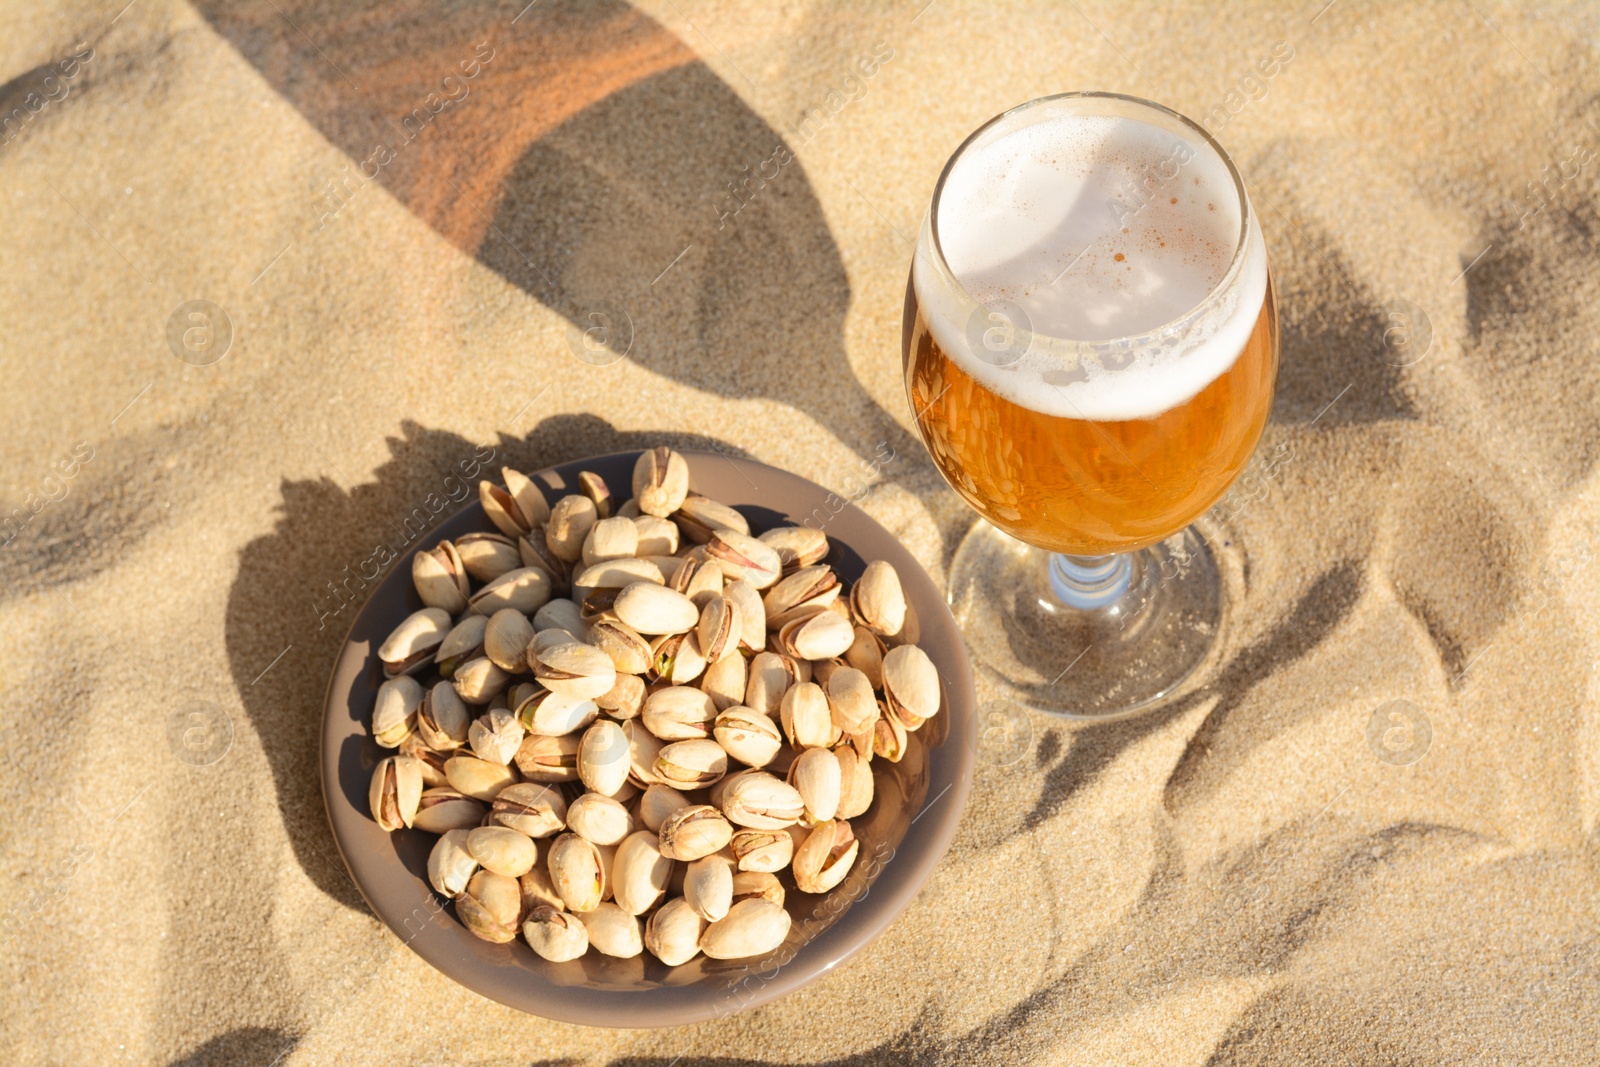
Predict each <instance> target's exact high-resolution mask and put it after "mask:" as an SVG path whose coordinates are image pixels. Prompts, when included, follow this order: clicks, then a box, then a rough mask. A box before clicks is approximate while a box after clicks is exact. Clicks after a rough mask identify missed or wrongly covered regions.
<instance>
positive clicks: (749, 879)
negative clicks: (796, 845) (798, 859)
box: [733, 834, 793, 908]
mask: <svg viewBox="0 0 1600 1067" xmlns="http://www.w3.org/2000/svg"><path fill="white" fill-rule="evenodd" d="M784 836H785V837H787V836H788V835H787V834H785V835H784ZM790 847H791V848H792V847H793V845H792V844H791V846H790ZM785 862H787V861H785ZM752 897H759V898H761V899H762V900H767V901H771V902H772V903H773V904H776V905H777V906H778V907H780V908H781V907H783V897H784V892H783V883H782V882H780V881H778V878H777V876H776V875H774V874H772V873H770V872H768V871H735V872H734V875H733V903H735V904H737V903H739V901H741V900H749V899H750V898H752Z"/></svg>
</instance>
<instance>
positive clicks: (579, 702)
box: [517, 692, 600, 737]
mask: <svg viewBox="0 0 1600 1067" xmlns="http://www.w3.org/2000/svg"><path fill="white" fill-rule="evenodd" d="M599 714H600V705H598V704H596V703H595V702H594V701H592V700H584V699H581V698H579V697H572V696H567V695H565V694H564V693H546V692H536V693H534V694H533V696H531V697H529V698H528V699H527V700H525V701H523V702H522V703H521V704H519V705H517V721H518V722H520V723H521V724H522V727H523V729H525V730H527V731H528V732H529V733H530V734H539V735H541V736H543V737H562V736H564V735H566V734H570V733H576V732H577V731H579V730H582V729H584V728H586V727H587V726H588V725H589V724H590V723H592V722H594V720H595V718H596V717H598V716H599Z"/></svg>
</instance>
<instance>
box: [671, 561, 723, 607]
mask: <svg viewBox="0 0 1600 1067" xmlns="http://www.w3.org/2000/svg"><path fill="white" fill-rule="evenodd" d="M670 584H671V586H672V588H673V589H676V590H677V591H678V592H680V593H682V594H683V595H684V596H686V597H688V598H689V600H690V601H691V602H693V604H694V606H695V610H696V611H699V610H700V609H702V608H704V607H705V604H706V601H707V600H710V599H711V598H713V597H719V596H721V595H722V589H723V587H724V586H725V585H726V584H727V582H726V580H725V579H724V578H723V576H722V568H721V567H719V566H717V565H716V564H714V563H707V562H705V561H704V560H697V559H685V560H681V561H679V563H678V569H677V570H675V571H673V573H672V582H671V583H670Z"/></svg>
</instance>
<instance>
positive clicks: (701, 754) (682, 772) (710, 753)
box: [651, 740, 781, 789]
mask: <svg viewBox="0 0 1600 1067" xmlns="http://www.w3.org/2000/svg"><path fill="white" fill-rule="evenodd" d="M651 771H652V772H653V773H654V774H655V777H656V779H657V780H659V781H661V782H664V783H665V784H667V785H670V786H675V787H676V788H678V789H703V788H705V787H706V786H708V785H712V784H713V783H715V782H716V781H717V780H718V779H720V778H721V777H722V776H723V775H725V774H727V773H728V754H727V753H726V752H724V751H723V750H722V746H721V745H719V744H717V743H716V742H715V741H710V740H695V741H675V742H673V743H672V744H670V745H666V746H665V747H663V748H662V749H661V752H660V754H659V755H657V756H656V761H655V766H653V767H652V768H651ZM780 784H781V783H780Z"/></svg>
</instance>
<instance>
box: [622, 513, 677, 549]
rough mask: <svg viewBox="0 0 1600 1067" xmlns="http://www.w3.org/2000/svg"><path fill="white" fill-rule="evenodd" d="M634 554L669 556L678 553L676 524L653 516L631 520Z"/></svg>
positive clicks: (642, 516)
mask: <svg viewBox="0 0 1600 1067" xmlns="http://www.w3.org/2000/svg"><path fill="white" fill-rule="evenodd" d="M632 521H633V529H634V534H635V537H636V538H637V540H636V541H635V543H634V554H635V555H637V556H670V555H672V554H673V553H674V552H676V551H678V524H677V523H675V522H672V521H671V520H669V519H660V518H657V517H656V516H654V515H639V516H637V517H636V518H634V519H633V520H632Z"/></svg>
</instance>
